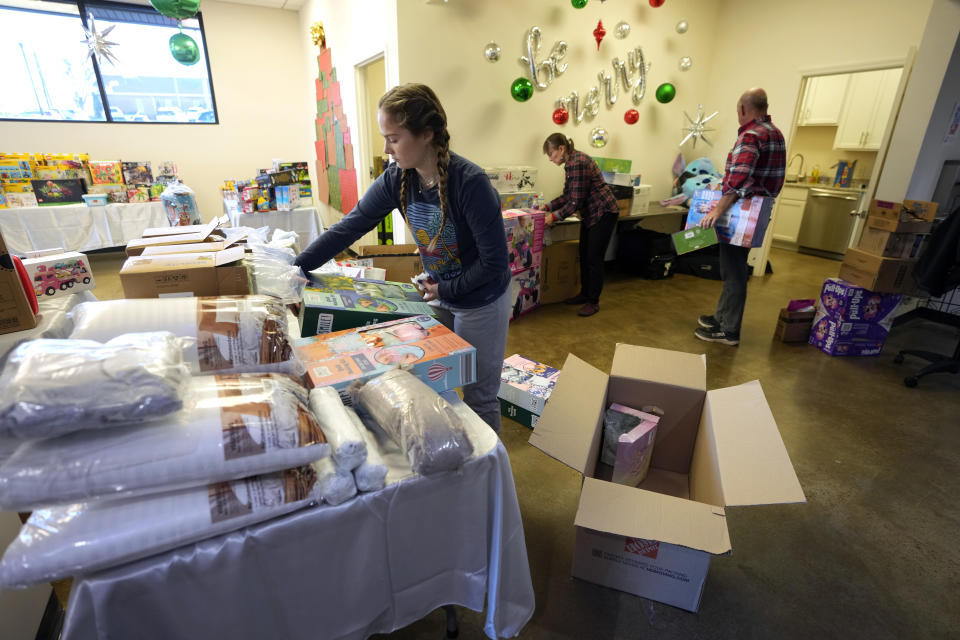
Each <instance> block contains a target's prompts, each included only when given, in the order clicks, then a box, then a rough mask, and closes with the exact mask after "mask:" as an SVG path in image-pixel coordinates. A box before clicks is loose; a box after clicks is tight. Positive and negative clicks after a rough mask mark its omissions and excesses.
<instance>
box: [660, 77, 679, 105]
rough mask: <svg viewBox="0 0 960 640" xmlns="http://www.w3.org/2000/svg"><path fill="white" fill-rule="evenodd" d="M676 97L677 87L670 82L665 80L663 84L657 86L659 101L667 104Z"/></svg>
mask: <svg viewBox="0 0 960 640" xmlns="http://www.w3.org/2000/svg"><path fill="white" fill-rule="evenodd" d="M676 97H677V88H676V87H675V86H673V85H672V84H670V83H669V82H664V83H663V84H662V85H660V86H659V87H657V102H662V103H663V104H667V103H668V102H670V101H671V100H673V99H674V98H676Z"/></svg>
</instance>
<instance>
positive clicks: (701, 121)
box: [677, 104, 720, 148]
mask: <svg viewBox="0 0 960 640" xmlns="http://www.w3.org/2000/svg"><path fill="white" fill-rule="evenodd" d="M718 113H720V112H719V111H714V112H713V113H711V114H710V115H708V116H707V117H706V118H704V117H703V105H702V104H698V105H697V117H696V119H694V118H691V117H690V116H689V115H687V112H686V111H684V112H683V115H685V116H686V117H687V120H688V121H689V122H690V124H689V125H687V126H686V127H682V130H683V131H686V132H687V136H686V137H685V138H684V139H683V140H681V141H680V144H678V145H677V146H678V147H682V146H683V145H684V143H685V142H686V141H687V140H689V139H690V138H693V146H694V148H696V146H697V138H698V137H699V138H702V139H703V141H704V142H706V143H707V144H709V145H710V146H711V147H712V146H713V143H712V142H710V141H709V140H707V137H706V136H705V135H703V132H704V131H713V128H712V127H707V126H705V125H706V124H707V123H708V122H710V121H711V120H712V119H713V117H714V116H715V115H717V114H718Z"/></svg>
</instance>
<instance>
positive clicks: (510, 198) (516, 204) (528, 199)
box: [500, 191, 537, 211]
mask: <svg viewBox="0 0 960 640" xmlns="http://www.w3.org/2000/svg"><path fill="white" fill-rule="evenodd" d="M536 198H537V194H536V192H534V191H511V192H509V193H501V194H500V208H501V209H503V210H504V211H506V210H507V209H530V208H532V207H533V202H534V200H536Z"/></svg>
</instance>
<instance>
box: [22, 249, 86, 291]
mask: <svg viewBox="0 0 960 640" xmlns="http://www.w3.org/2000/svg"><path fill="white" fill-rule="evenodd" d="M59 251H60V252H59V253H54V254H52V255H42V256H36V257H32V256H33V254H28V255H27V258H26V259H25V260H24V261H23V266H24V268H25V269H26V270H27V274H28V276H29V278H30V282H31V283H32V284H33V290H34V292H36V294H37V298H38V299H42V298H44V297H51V296H64V295H67V294H71V293H77V292H78V291H86V290H88V289H93V288H94V287H95V286H96V285H95V284H94V282H93V271H92V270H91V269H90V261H89V260H88V259H87V256H86V255H84V254H82V253H80V252H78V251H68V252H63V250H62V249H61V250H59Z"/></svg>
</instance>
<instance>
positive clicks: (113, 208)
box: [0, 202, 170, 254]
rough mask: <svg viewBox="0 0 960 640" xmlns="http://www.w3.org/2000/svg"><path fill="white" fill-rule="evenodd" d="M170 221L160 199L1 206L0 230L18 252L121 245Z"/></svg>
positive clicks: (9, 244) (11, 249)
mask: <svg viewBox="0 0 960 640" xmlns="http://www.w3.org/2000/svg"><path fill="white" fill-rule="evenodd" d="M169 224H170V223H169V222H168V221H167V215H166V213H164V209H163V203H161V202H134V203H130V204H108V205H105V206H102V207H88V206H86V205H84V204H76V205H64V206H57V207H25V208H19V209H0V232H2V233H3V237H4V239H5V240H6V242H7V248H8V249H9V250H10V252H11V253H18V254H25V253H26V252H27V251H37V250H40V249H53V248H55V247H63V249H64V250H65V251H92V250H94V249H108V248H111V247H123V246H126V244H127V242H129V241H130V240H133V239H134V238H139V237H140V236H141V234H142V233H143V230H144V229H147V228H149V227H166V226H168V225H169Z"/></svg>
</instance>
